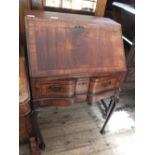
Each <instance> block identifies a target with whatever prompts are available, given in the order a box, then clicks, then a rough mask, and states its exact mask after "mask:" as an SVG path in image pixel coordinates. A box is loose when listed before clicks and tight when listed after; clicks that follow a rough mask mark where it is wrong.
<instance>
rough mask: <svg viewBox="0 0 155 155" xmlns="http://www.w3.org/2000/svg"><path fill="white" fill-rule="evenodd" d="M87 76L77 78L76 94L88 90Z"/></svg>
mask: <svg viewBox="0 0 155 155" xmlns="http://www.w3.org/2000/svg"><path fill="white" fill-rule="evenodd" d="M88 87H89V78H79V79H77V82H76V90H75V93H76V94H84V93H87V92H88Z"/></svg>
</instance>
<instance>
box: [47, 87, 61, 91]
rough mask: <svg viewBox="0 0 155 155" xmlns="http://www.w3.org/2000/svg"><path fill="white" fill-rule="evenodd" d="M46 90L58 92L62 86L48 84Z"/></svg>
mask: <svg viewBox="0 0 155 155" xmlns="http://www.w3.org/2000/svg"><path fill="white" fill-rule="evenodd" d="M48 90H49V91H54V92H60V91H63V90H64V87H62V86H49V87H48Z"/></svg>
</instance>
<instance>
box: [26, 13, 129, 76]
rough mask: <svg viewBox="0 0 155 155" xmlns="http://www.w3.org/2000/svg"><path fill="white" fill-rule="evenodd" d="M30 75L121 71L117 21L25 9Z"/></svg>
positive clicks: (120, 36) (119, 30)
mask: <svg viewBox="0 0 155 155" xmlns="http://www.w3.org/2000/svg"><path fill="white" fill-rule="evenodd" d="M25 21H26V33H27V47H28V58H29V68H30V75H31V77H47V76H64V75H78V74H94V73H95V74H96V73H105V72H118V71H125V70H126V64H125V55H124V49H123V43H122V33H121V26H120V24H118V23H116V22H115V21H113V20H111V19H108V18H101V17H93V16H86V15H73V14H66V13H56V12H43V11H28V12H27V13H26V17H25Z"/></svg>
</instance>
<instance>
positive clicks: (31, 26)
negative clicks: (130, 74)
mask: <svg viewBox="0 0 155 155" xmlns="http://www.w3.org/2000/svg"><path fill="white" fill-rule="evenodd" d="M25 22H26V38H27V54H28V63H29V75H30V86H31V96H32V107H33V110H34V111H35V109H36V108H37V107H44V106H50V105H52V106H68V105H71V104H74V103H82V102H88V103H89V104H92V103H95V102H98V101H102V103H103V105H104V107H105V108H106V107H107V106H106V104H105V102H104V99H105V98H109V97H112V98H111V102H110V104H109V107H108V108H107V109H106V110H107V119H106V122H105V123H104V126H103V128H102V130H101V132H102V133H103V131H104V127H105V125H106V123H107V122H108V119H109V117H110V115H111V113H112V111H113V110H114V107H115V103H116V101H117V99H118V95H119V87H120V84H121V82H122V81H123V80H124V77H125V74H126V62H125V55H124V49H123V42H122V33H121V25H120V24H118V23H116V22H115V21H113V20H111V19H108V18H102V17H93V16H86V15H73V14H66V13H57V12H45V11H44V12H43V11H28V12H27V13H26V16H25ZM34 113H35V112H34ZM38 132H39V133H38V137H39V140H40V143H41V145H42V147H44V146H43V145H44V143H43V139H42V137H41V134H40V131H38Z"/></svg>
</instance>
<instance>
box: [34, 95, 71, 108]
mask: <svg viewBox="0 0 155 155" xmlns="http://www.w3.org/2000/svg"><path fill="white" fill-rule="evenodd" d="M73 103H74V97H71V98H48V99H45V98H44V99H40V100H36V101H35V100H34V101H33V104H34V105H35V106H36V107H46V106H69V105H71V104H73Z"/></svg>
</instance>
